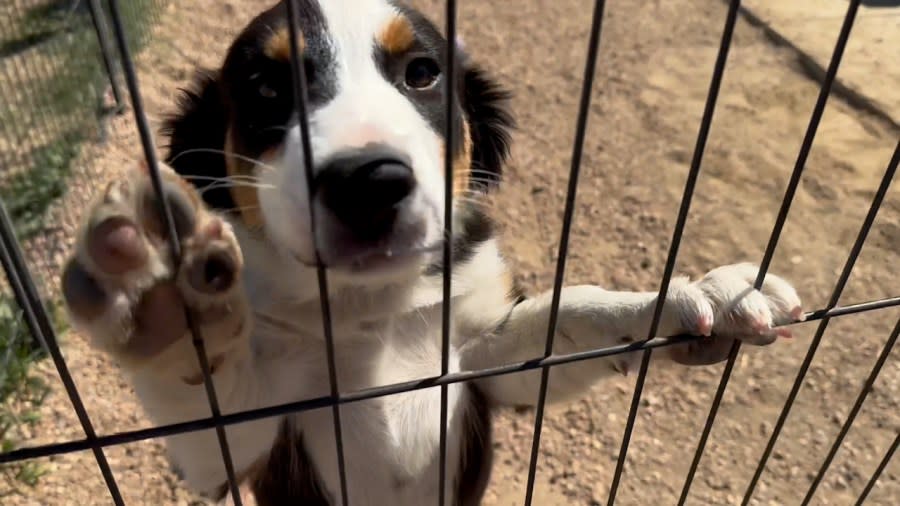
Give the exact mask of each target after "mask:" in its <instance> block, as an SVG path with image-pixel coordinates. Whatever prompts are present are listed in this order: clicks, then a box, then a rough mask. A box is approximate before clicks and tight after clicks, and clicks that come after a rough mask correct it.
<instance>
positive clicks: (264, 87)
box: [257, 83, 278, 98]
mask: <svg viewBox="0 0 900 506" xmlns="http://www.w3.org/2000/svg"><path fill="white" fill-rule="evenodd" d="M257 91H258V92H259V96H261V97H263V98H275V97H277V96H278V92H277V91H275V90H274V89H273V88H272V87H271V86H269V85H268V84H266V83H262V84H260V85H259V88H258V89H257Z"/></svg>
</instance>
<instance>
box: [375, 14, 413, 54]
mask: <svg viewBox="0 0 900 506" xmlns="http://www.w3.org/2000/svg"><path fill="white" fill-rule="evenodd" d="M415 40H416V34H415V31H413V27H412V24H411V23H410V22H409V19H407V18H406V16H403V15H402V14H397V15H395V16H394V17H393V18H391V20H390V21H388V23H387V24H386V25H385V26H384V28H383V29H382V30H381V33H379V34H378V38H377V42H378V45H379V46H381V47H382V48H384V50H385V51H387V52H388V53H391V54H399V53H403V52H405V51H407V50H409V48H411V47H412V45H413V42H415Z"/></svg>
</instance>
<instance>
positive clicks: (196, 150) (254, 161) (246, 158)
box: [169, 148, 277, 171]
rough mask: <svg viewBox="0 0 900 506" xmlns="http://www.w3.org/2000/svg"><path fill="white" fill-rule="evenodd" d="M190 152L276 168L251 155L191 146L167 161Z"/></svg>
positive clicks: (172, 160)
mask: <svg viewBox="0 0 900 506" xmlns="http://www.w3.org/2000/svg"><path fill="white" fill-rule="evenodd" d="M192 153H213V154H216V155H223V156H230V157H233V158H237V159H238V160H243V161H245V162H250V163H252V164H254V165H257V166H259V167H262V168H264V169H268V170H271V171H274V170H277V169H276V167H273V166H272V165H269V164H267V163H265V162H263V161H261V160H257V159H255V158H252V157H249V156H244V155H240V154H238V153H231V152H228V151H225V150H223V149H214V148H191V149H185V150H184V151H181V152H180V153H178V154H177V155H175V156H173V157H172V159H171V160H170V161H169V163H170V164H171V163H174V162H175V160H178V159H179V158H181V157H182V156H184V155H187V154H192Z"/></svg>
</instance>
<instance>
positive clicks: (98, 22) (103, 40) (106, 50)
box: [88, 0, 124, 112]
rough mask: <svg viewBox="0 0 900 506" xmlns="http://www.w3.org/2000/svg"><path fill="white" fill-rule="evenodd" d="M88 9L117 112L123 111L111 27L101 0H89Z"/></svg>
mask: <svg viewBox="0 0 900 506" xmlns="http://www.w3.org/2000/svg"><path fill="white" fill-rule="evenodd" d="M88 10H89V11H90V13H91V23H93V25H94V32H95V33H96V34H97V44H98V45H99V47H100V57H101V58H102V59H103V68H104V69H105V70H106V77H107V79H109V84H110V86H111V88H112V94H113V98H114V99H115V101H116V112H122V111H123V109H124V102H123V96H122V88H121V87H120V86H119V80H118V79H116V67H115V65H114V64H113V56H112V54H113V48H112V44H111V43H110V41H109V29H108V27H107V26H106V19H105V18H104V16H103V7H102V6H101V5H100V0H88Z"/></svg>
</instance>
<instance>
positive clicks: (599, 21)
mask: <svg viewBox="0 0 900 506" xmlns="http://www.w3.org/2000/svg"><path fill="white" fill-rule="evenodd" d="M605 6H606V2H605V1H604V0H596V1H595V3H594V14H593V18H592V20H591V34H590V37H589V39H588V47H587V56H586V61H585V64H584V77H583V79H582V81H581V100H580V103H579V106H578V120H577V122H576V128H575V142H574V143H573V145H572V160H571V167H570V170H569V185H568V189H567V191H566V205H565V210H564V211H563V223H562V232H561V234H560V238H559V251H558V252H557V256H556V275H555V277H554V280H553V296H552V299H551V302H550V315H549V318H548V322H547V340H546V346H545V349H544V358H545V359H546V358H548V357H550V356H551V355H553V341H554V338H555V337H556V320H557V317H558V316H559V300H560V295H561V294H562V285H563V280H564V278H565V274H566V259H567V257H568V254H569V235H570V233H571V229H572V218H573V215H574V214H575V197H576V193H577V192H578V176H579V174H580V172H581V158H582V151H583V150H584V138H585V135H586V132H587V122H588V114H589V112H590V107H591V94H592V93H593V89H594V75H595V74H596V69H597V55H598V54H599V52H600V32H601V29H602V25H603V12H604V9H605ZM549 382H550V367H549V366H545V367H543V368H542V369H541V385H540V390H539V392H538V402H537V406H536V409H535V413H534V432H533V435H532V441H531V458H530V461H529V464H528V482H527V485H526V488H525V506H531V502H532V500H533V499H534V480H535V478H536V476H537V461H538V457H539V456H540V449H541V430H542V429H543V425H544V407H545V405H546V403H547V388H548V386H549Z"/></svg>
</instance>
